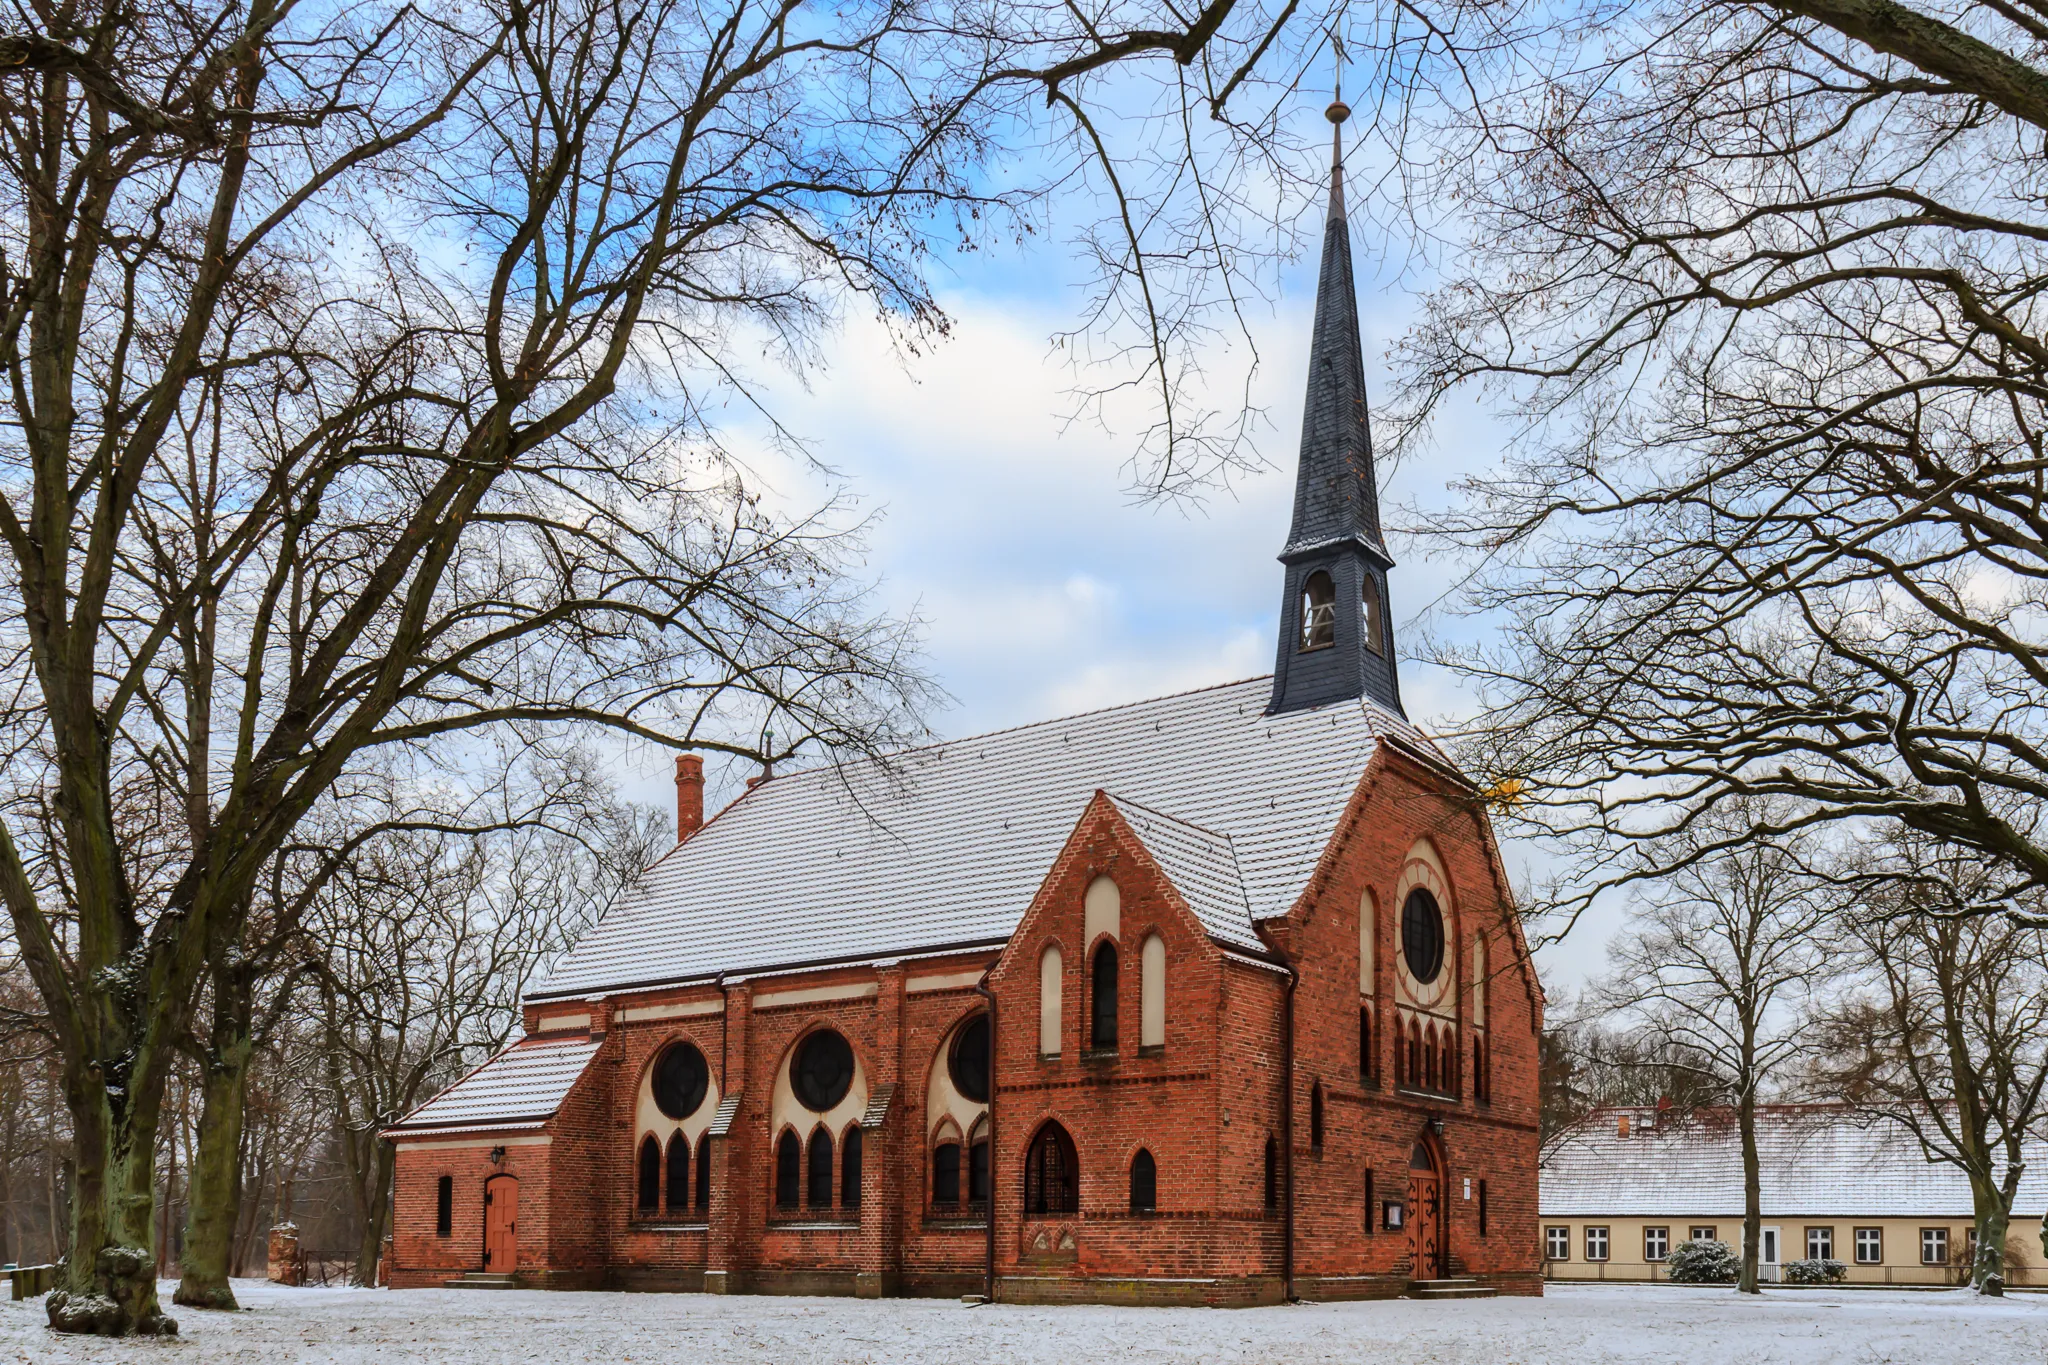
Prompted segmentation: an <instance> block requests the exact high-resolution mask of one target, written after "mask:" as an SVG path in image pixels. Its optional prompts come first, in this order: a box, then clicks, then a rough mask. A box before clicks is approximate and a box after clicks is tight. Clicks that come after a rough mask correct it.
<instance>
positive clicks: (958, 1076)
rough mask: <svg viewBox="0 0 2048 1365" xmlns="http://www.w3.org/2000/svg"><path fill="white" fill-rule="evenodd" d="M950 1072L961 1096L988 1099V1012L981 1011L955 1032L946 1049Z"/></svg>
mask: <svg viewBox="0 0 2048 1365" xmlns="http://www.w3.org/2000/svg"><path fill="white" fill-rule="evenodd" d="M946 1075H947V1076H948V1077H950V1078H951V1079H952V1082H953V1088H954V1089H955V1090H957V1091H959V1092H960V1095H961V1098H963V1099H968V1100H972V1101H973V1102H974V1103H976V1104H987V1103H988V1016H987V1015H986V1014H977V1015H975V1016H974V1017H973V1018H972V1019H969V1020H968V1021H967V1022H966V1023H965V1024H963V1025H961V1026H960V1029H959V1031H958V1032H957V1033H955V1034H954V1035H953V1046H952V1048H951V1049H950V1050H949V1051H948V1052H947V1053H946Z"/></svg>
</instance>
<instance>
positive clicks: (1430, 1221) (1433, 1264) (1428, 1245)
mask: <svg viewBox="0 0 2048 1365" xmlns="http://www.w3.org/2000/svg"><path fill="white" fill-rule="evenodd" d="M1443 1183H1444V1182H1443V1176H1442V1174H1441V1173H1439V1172H1438V1170H1437V1168H1436V1155H1435V1154H1434V1153H1433V1152H1431V1151H1430V1149H1429V1144H1428V1143H1426V1142H1418V1143H1416V1144H1415V1152H1414V1154H1413V1155H1412V1156H1411V1157H1409V1159H1408V1249H1409V1253H1410V1255H1411V1257H1412V1264H1413V1265H1414V1267H1415V1269H1414V1275H1415V1278H1416V1279H1418V1280H1440V1279H1442V1278H1443V1277H1444V1270H1443V1229H1444V1206H1443Z"/></svg>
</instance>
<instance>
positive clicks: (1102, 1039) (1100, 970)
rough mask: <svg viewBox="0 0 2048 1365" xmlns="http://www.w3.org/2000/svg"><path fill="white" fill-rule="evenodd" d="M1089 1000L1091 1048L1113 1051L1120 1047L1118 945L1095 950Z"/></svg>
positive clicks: (1109, 945) (1108, 945)
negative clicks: (1118, 1041) (1118, 1034)
mask: <svg viewBox="0 0 2048 1365" xmlns="http://www.w3.org/2000/svg"><path fill="white" fill-rule="evenodd" d="M1088 995H1089V1000H1088V1046H1089V1047H1091V1048H1096V1049H1110V1048H1114V1047H1115V1046H1116V945H1115V944H1114V943H1110V942H1108V941H1107V940H1105V941H1104V942H1103V944H1102V946H1101V947H1099V948H1097V949H1096V950H1095V970H1094V972H1093V974H1092V976H1091V978H1090V988H1089V992H1088Z"/></svg>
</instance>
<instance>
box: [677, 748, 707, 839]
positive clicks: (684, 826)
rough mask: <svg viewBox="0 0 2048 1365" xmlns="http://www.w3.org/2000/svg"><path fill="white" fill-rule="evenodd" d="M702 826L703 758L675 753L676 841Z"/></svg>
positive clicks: (685, 837) (687, 836) (688, 835)
mask: <svg viewBox="0 0 2048 1365" xmlns="http://www.w3.org/2000/svg"><path fill="white" fill-rule="evenodd" d="M702 828H704V760H703V759H701V758H699V757H697V755H695V754H677V755H676V842H677V843H681V842H682V841H683V840H685V839H687V838H689V837H690V836H691V835H692V834H695V833H696V832H697V831H698V830H700V829H702Z"/></svg>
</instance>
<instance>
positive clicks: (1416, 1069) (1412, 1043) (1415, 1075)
mask: <svg viewBox="0 0 2048 1365" xmlns="http://www.w3.org/2000/svg"><path fill="white" fill-rule="evenodd" d="M1408 1084H1410V1085H1412V1086H1417V1087H1420V1086H1421V1084H1422V1028H1421V1026H1420V1025H1418V1024H1414V1023H1411V1024H1409V1025H1408Z"/></svg>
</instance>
